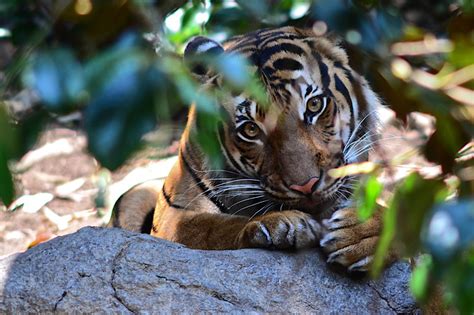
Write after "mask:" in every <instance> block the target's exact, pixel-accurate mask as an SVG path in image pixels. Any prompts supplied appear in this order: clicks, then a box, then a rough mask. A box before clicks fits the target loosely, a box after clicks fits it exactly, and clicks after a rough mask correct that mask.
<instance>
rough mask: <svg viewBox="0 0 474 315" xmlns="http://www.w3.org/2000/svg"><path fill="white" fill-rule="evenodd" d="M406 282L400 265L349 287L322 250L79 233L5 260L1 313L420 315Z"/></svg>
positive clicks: (406, 271) (0, 271) (0, 267)
mask: <svg viewBox="0 0 474 315" xmlns="http://www.w3.org/2000/svg"><path fill="white" fill-rule="evenodd" d="M409 275H410V267H409V265H408V264H407V263H404V262H399V263H396V264H394V265H392V266H391V267H390V268H389V269H388V270H386V271H385V272H384V274H383V276H382V277H381V278H380V279H378V280H376V281H373V280H370V279H366V278H358V279H354V278H350V277H349V276H348V275H347V274H345V273H341V272H336V271H335V270H333V269H331V268H329V267H328V265H327V264H326V262H325V260H324V257H323V256H322V255H321V254H320V252H319V251H318V250H317V249H314V250H309V251H304V252H297V253H293V252H280V251H267V250H258V249H246V250H235V251H202V250H191V249H188V248H186V247H184V246H181V245H178V244H174V243H170V242H167V241H164V240H160V239H155V238H153V237H151V236H148V235H140V234H134V233H130V232H127V231H123V230H118V229H104V228H83V229H81V230H80V231H78V232H77V233H74V234H70V235H67V236H64V237H58V238H56V239H53V240H51V241H49V242H47V243H44V244H41V245H39V246H37V247H34V248H32V249H30V250H28V251H27V252H25V253H21V254H17V255H13V256H10V257H7V258H4V259H2V260H0V313H13V314H17V313H26V312H28V313H40V312H41V313H44V312H48V313H49V312H60V313H64V312H68V313H71V312H79V313H92V312H100V313H171V312H174V313H182V312H185V313H196V312H206V313H223V312H226V313H227V312H234V313H235V312H237V313H250V312H252V313H274V312H277V313H283V312H284V313H287V312H291V313H318V314H393V313H417V312H419V310H418V308H417V306H416V305H415V302H414V300H413V298H412V297H411V296H410V293H409V291H408V284H407V281H408V279H409Z"/></svg>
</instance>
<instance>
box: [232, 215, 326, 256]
mask: <svg viewBox="0 0 474 315" xmlns="http://www.w3.org/2000/svg"><path fill="white" fill-rule="evenodd" d="M320 233H321V226H320V224H319V223H318V222H316V220H314V219H313V218H312V217H311V216H310V215H309V214H306V213H303V212H301V211H297V210H289V211H281V212H273V213H269V214H267V215H263V216H261V217H257V218H255V219H253V220H252V221H250V222H248V223H247V224H246V225H245V226H244V228H243V229H242V231H241V232H240V233H239V235H238V237H237V245H238V247H239V248H249V247H259V248H277V249H290V248H292V249H299V248H308V247H312V246H316V245H317V243H318V240H319V237H320V235H321V234H320Z"/></svg>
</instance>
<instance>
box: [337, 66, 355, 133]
mask: <svg viewBox="0 0 474 315" xmlns="http://www.w3.org/2000/svg"><path fill="white" fill-rule="evenodd" d="M334 79H335V82H336V90H338V91H339V92H341V94H342V95H343V96H344V98H345V99H346V102H347V106H349V109H350V111H351V126H350V127H351V130H350V133H349V134H350V135H351V134H352V131H353V130H354V127H355V120H354V119H355V117H354V108H353V107H352V101H351V96H350V95H349V90H347V88H346V86H345V85H344V83H343V82H342V81H341V79H339V77H338V75H337V74H336V75H334Z"/></svg>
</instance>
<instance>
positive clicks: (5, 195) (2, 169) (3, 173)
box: [0, 147, 15, 206]
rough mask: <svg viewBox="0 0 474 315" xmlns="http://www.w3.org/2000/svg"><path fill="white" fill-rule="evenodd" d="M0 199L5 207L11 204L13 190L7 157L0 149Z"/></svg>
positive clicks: (13, 194)
mask: <svg viewBox="0 0 474 315" xmlns="http://www.w3.org/2000/svg"><path fill="white" fill-rule="evenodd" d="M0 183H2V185H1V186H0V199H1V200H2V201H3V203H4V204H5V205H7V206H8V205H9V204H10V203H12V202H13V198H14V196H15V189H14V185H13V177H12V174H11V173H10V170H9V168H8V157H7V154H6V152H5V150H4V148H1V147H0Z"/></svg>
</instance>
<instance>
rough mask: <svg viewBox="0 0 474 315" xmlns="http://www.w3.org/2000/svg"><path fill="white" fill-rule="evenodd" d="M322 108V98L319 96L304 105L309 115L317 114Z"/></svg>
mask: <svg viewBox="0 0 474 315" xmlns="http://www.w3.org/2000/svg"><path fill="white" fill-rule="evenodd" d="M323 107H324V101H323V98H322V97H320V96H315V97H312V98H310V99H309V100H308V102H307V103H306V110H308V111H310V112H311V113H314V114H316V113H319V112H320V111H321V110H322V109H323Z"/></svg>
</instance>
